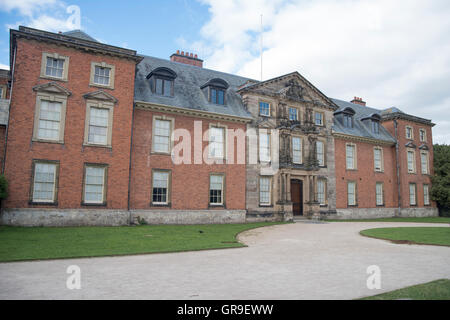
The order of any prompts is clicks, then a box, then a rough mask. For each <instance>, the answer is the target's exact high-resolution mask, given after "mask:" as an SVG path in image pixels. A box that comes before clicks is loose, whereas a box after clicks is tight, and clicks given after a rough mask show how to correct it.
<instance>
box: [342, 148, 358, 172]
mask: <svg viewBox="0 0 450 320" xmlns="http://www.w3.org/2000/svg"><path fill="white" fill-rule="evenodd" d="M345 159H346V167H347V169H348V170H355V169H356V145H354V144H347V145H346V146H345Z"/></svg>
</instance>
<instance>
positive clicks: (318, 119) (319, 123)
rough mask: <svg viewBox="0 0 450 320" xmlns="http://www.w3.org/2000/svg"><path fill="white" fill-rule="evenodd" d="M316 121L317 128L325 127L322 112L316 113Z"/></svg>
mask: <svg viewBox="0 0 450 320" xmlns="http://www.w3.org/2000/svg"><path fill="white" fill-rule="evenodd" d="M314 118H315V119H314V120H315V124H316V126H323V113H322V112H315V115H314Z"/></svg>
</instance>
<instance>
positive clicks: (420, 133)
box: [419, 129, 427, 142]
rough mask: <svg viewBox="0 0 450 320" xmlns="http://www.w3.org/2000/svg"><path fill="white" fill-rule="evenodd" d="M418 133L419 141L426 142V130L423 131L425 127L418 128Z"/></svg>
mask: <svg viewBox="0 0 450 320" xmlns="http://www.w3.org/2000/svg"><path fill="white" fill-rule="evenodd" d="M419 135H420V141H421V142H426V141H427V132H426V131H425V129H420V130H419Z"/></svg>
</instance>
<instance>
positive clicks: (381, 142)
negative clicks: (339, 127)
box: [333, 132, 395, 146]
mask: <svg viewBox="0 0 450 320" xmlns="http://www.w3.org/2000/svg"><path fill="white" fill-rule="evenodd" d="M333 136H334V138H337V139H339V138H340V139H343V140H351V141H357V142H366V143H371V144H376V145H386V146H394V145H395V142H393V141H386V140H378V139H373V138H367V137H360V136H352V135H349V134H344V133H339V132H333Z"/></svg>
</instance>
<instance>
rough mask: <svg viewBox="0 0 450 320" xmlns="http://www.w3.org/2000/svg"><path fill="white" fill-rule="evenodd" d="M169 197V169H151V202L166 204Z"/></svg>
mask: <svg viewBox="0 0 450 320" xmlns="http://www.w3.org/2000/svg"><path fill="white" fill-rule="evenodd" d="M168 199H169V171H157V170H155V171H153V187H152V203H153V204H163V205H164V204H167V203H168Z"/></svg>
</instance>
